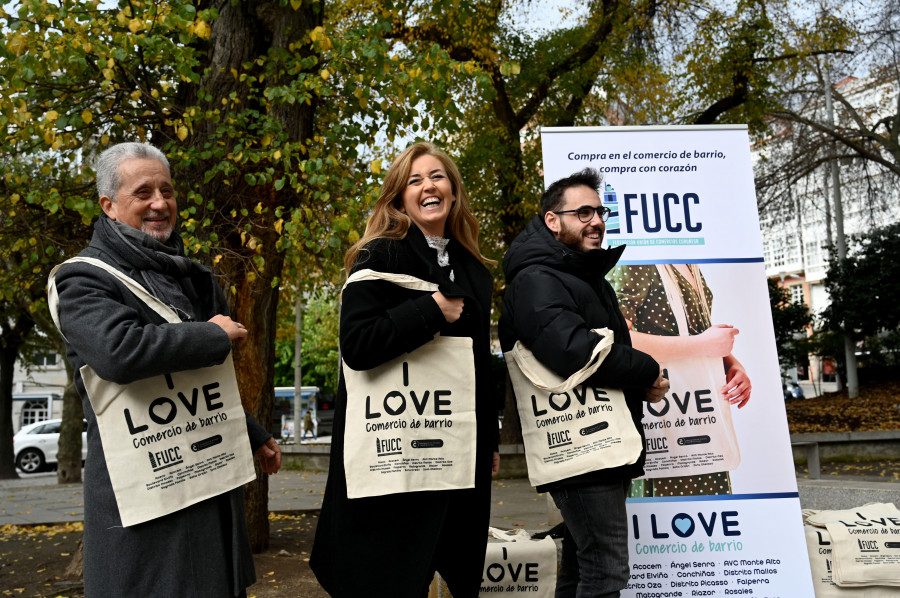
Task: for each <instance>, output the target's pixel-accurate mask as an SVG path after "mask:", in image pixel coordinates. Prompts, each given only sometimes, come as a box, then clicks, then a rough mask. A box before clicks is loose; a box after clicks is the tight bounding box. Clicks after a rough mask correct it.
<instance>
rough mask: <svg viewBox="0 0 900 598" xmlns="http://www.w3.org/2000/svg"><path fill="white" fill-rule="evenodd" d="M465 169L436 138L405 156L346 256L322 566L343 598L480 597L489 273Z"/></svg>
mask: <svg viewBox="0 0 900 598" xmlns="http://www.w3.org/2000/svg"><path fill="white" fill-rule="evenodd" d="M486 263H489V260H487V259H486V258H485V257H484V256H482V255H481V252H480V250H479V248H478V223H477V222H476V220H475V217H474V215H473V214H472V212H471V209H470V207H469V199H468V196H467V193H466V190H465V187H464V185H463V183H462V179H461V177H460V174H459V171H458V169H457V167H456V165H455V164H454V163H453V161H452V160H451V159H450V158H449V157H448V156H447V154H445V153H444V152H443V151H441V150H440V149H438V148H437V147H436V146H434V145H433V144H431V143H426V142H419V143H414V144H413V145H411V146H409V147H408V148H407V149H406V150H404V151H403V152H402V153H401V154H400V155H399V156H398V157H397V158H396V159H395V160H394V162H393V164H392V165H391V168H390V170H389V171H388V173H387V175H386V177H385V180H384V183H383V185H382V189H381V193H380V196H379V198H378V200H377V202H376V203H375V206H374V207H373V209H372V213H371V215H370V216H369V219H368V222H367V224H366V231H365V233H364V235H363V236H362V238H361V239H360V240H359V241H358V242H357V243H356V244H355V245H353V246H352V247H351V248H350V250H349V251H348V252H347V255H346V256H345V258H344V264H345V268H346V273H347V275H348V278H347V281H346V283H345V285H344V288H343V290H342V295H341V313H340V347H341V357H342V367H341V372H340V382H339V389H338V398H337V406H336V411H335V419H334V436H333V439H332V448H331V461H330V467H329V475H328V482H327V485H326V490H325V497H324V499H323V504H322V511H321V516H320V518H319V523H318V526H317V529H316V539H315V543H314V545H313V550H312V555H311V558H310V566H311V567H312V569H313V571H314V572H315V574H316V577H317V578H318V580H319V582H320V583H321V584H322V586H323V588H325V590H326V591H327V592H328V593H329V594H330V595H331V596H335V597H337V598H340V597H356V596H384V597H388V596H389V597H391V598H395V597H399V598H404V597H409V598H421V597H424V596H426V595H427V593H428V587H429V585H430V583H431V580H432V579H433V577H434V573H435V571H438V572H440V574H441V576H442V577H443V579H444V580H445V581H446V582H447V583H448V585H449V587H450V590H451V591H452V592H453V595H454V596H477V595H478V592H479V587H480V584H481V575H482V568H483V565H484V557H485V549H486V544H487V536H486V535H485V530H486V528H487V527H488V524H489V516H490V485H491V475H492V473H493V474H496V472H497V469H498V467H499V454H498V452H497V442H498V425H497V413H498V407H499V405H498V404H497V399H496V397H493V396H492V394H491V393H490V390H489V389H490V380H489V375H490V374H489V372H490V359H491V354H490V328H489V326H490V309H491V292H492V289H493V277H492V275H491V273H490V272H489V271H488V269H487V267H486V265H485V264H486Z"/></svg>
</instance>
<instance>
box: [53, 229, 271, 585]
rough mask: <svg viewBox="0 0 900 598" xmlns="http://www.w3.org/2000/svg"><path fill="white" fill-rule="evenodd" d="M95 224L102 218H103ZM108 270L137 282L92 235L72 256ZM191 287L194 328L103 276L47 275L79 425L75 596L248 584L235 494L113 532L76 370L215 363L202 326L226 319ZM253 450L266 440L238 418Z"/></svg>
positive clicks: (111, 375)
mask: <svg viewBox="0 0 900 598" xmlns="http://www.w3.org/2000/svg"><path fill="white" fill-rule="evenodd" d="M103 217H105V216H103ZM80 255H81V256H83V257H93V258H97V259H99V260H102V261H104V262H106V263H107V264H110V265H111V266H113V267H115V268H116V269H118V270H120V271H122V272H123V273H125V274H126V275H128V276H130V277H131V278H133V279H135V280H136V281H137V282H138V283H142V279H141V276H140V274H139V273H138V272H137V271H136V270H135V269H134V268H133V267H132V266H131V265H130V264H129V263H128V262H126V261H125V260H124V259H123V258H122V257H121V256H119V255H118V254H117V253H116V251H115V250H114V249H113V248H111V247H109V246H108V245H106V244H104V243H103V242H102V241H101V240H100V239H99V238H98V235H96V234H95V235H94V239H93V240H92V241H91V244H90V246H89V247H88V248H86V249H85V250H84V251H82V252H81V254H80ZM184 285H189V286H190V287H191V288H192V291H191V292H190V295H192V296H193V297H194V301H193V304H194V305H193V307H194V310H195V319H196V320H198V321H195V322H183V323H180V324H169V323H167V322H165V320H163V318H162V317H161V316H159V315H158V314H157V313H156V312H154V311H153V310H152V309H150V307H149V306H147V305H146V304H145V303H144V302H143V301H142V300H141V299H139V298H138V297H137V296H135V295H134V293H132V292H131V291H130V290H128V288H127V287H125V285H124V284H122V283H121V282H120V281H118V280H117V279H115V278H114V277H113V276H112V275H111V274H108V273H107V272H104V271H103V270H101V269H99V268H97V267H96V266H93V265H90V264H85V263H73V264H67V265H65V266H63V267H62V268H60V270H59V272H58V273H57V276H56V286H57V290H58V292H59V318H60V325H61V328H62V333H63V334H64V335H65V337H66V341H67V342H66V349H67V357H68V359H69V362H70V363H71V364H72V366H73V367H74V368H75V386H76V388H77V389H78V394H79V395H81V398H82V404H83V406H84V415H85V418H86V419H87V423H88V430H87V438H88V440H87V442H88V457H87V462H86V463H85V467H84V587H85V595H87V596H89V597H93V596H151V595H153V596H185V597H203V596H210V597H213V596H215V597H216V598H220V597H222V596H236V595H238V594H239V593H240V592H241V591H242V590H243V589H244V588H246V587H247V586H249V585H251V584H253V583H254V581H255V579H256V577H255V571H254V566H253V555H252V553H251V551H250V541H249V536H248V533H247V520H246V515H245V513H244V493H243V490H242V489H241V488H237V489H235V490H232V491H230V492H227V493H225V494H222V495H219V496H216V497H214V498H210V499H207V500H205V501H202V502H200V503H197V504H195V505H192V506H190V507H187V508H185V509H182V510H180V511H176V512H175V513H172V514H170V515H166V516H164V517H160V518H158V519H153V520H151V521H147V522H145V523H141V524H138V525H134V526H130V527H124V528H123V527H122V521H121V519H120V517H119V510H118V506H117V505H116V499H115V494H114V493H113V488H112V484H111V482H110V479H109V471H108V469H107V467H106V461H105V458H104V452H103V445H102V443H101V441H100V432H99V429H98V427H97V417H96V415H95V414H94V410H93V409H92V407H91V403H90V400H89V399H88V396H87V392H86V391H85V388H84V383H83V381H82V379H81V373H80V372H79V369H80V368H81V366H83V365H85V364H88V365H90V366H91V368H93V370H94V371H95V372H96V373H97V374H98V375H99V376H100V377H102V378H103V379H105V380H110V381H113V382H117V383H119V384H128V383H130V382H133V381H135V380H139V379H142V378H149V377H151V376H158V375H161V374H166V373H170V372H179V371H187V370H193V369H198V368H203V367H209V366H211V365H216V364H219V363H222V362H223V361H224V360H225V358H226V357H227V356H228V353H229V352H230V351H231V341H230V340H229V339H228V335H227V334H226V333H225V332H224V331H223V330H222V329H221V328H220V327H219V326H218V325H216V324H214V323H210V322H207V321H206V320H207V319H209V318H211V317H212V316H214V315H215V314H227V313H228V305H227V303H226V301H225V295H224V293H222V290H221V289H220V288H219V287H218V285H216V284H215V281H214V280H213V278H212V275H211V274H209V273H207V276H197V277H195V278H194V279H193V280H190V281H188V280H183V281H182V286H184ZM247 427H248V432H249V434H250V443H251V447H252V449H253V450H255V449H257V448H259V447H260V446H261V445H262V444H263V443H264V442H265V441H266V440H267V439H268V438H269V437H270V434H268V433H267V432H266V431H265V429H263V428H262V426H260V425H259V424H258V423H257V422H256V421H255V420H254V419H253V418H251V417H249V416H248V420H247Z"/></svg>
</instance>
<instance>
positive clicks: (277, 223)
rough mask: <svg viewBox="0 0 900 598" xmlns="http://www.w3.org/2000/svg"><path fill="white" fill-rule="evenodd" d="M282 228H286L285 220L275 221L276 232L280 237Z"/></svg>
mask: <svg viewBox="0 0 900 598" xmlns="http://www.w3.org/2000/svg"><path fill="white" fill-rule="evenodd" d="M282 228H284V218H279V219H278V220H276V221H275V232H276V233H278V234H279V235H280V234H281V230H282Z"/></svg>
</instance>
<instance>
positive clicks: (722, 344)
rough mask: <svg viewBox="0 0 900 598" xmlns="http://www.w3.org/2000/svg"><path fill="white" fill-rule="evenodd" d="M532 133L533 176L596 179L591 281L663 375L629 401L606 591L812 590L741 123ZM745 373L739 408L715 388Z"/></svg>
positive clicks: (795, 595)
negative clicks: (620, 570)
mask: <svg viewBox="0 0 900 598" xmlns="http://www.w3.org/2000/svg"><path fill="white" fill-rule="evenodd" d="M541 143H542V148H543V158H544V181H545V186H547V185H549V184H550V183H552V182H554V181H556V180H558V179H561V178H564V177H566V176H569V175H571V174H573V173H575V172H577V171H580V170H582V169H584V168H588V167H590V168H594V169H596V170H598V171H599V172H600V173H601V174H602V175H603V178H604V182H603V189H602V198H601V199H602V201H603V204H604V205H605V206H607V207H609V208H610V209H611V213H610V217H609V220H608V221H607V223H606V234H605V243H604V245H605V246H617V245H622V244H624V245H626V249H625V252H624V253H623V255H622V259H621V260H620V261H619V265H618V266H617V267H616V268H615V269H614V270H613V271H612V272H610V274H609V275H608V276H607V280H609V282H610V283H611V284H612V285H613V288H614V289H615V290H616V294H617V297H618V299H619V305H620V309H621V310H622V313H623V315H625V318H626V319H627V320H628V321H629V322H630V324H631V326H632V331H633V332H632V342H633V343H634V345H635V346H636V347H638V348H642V349H644V350H646V351H647V352H648V353H650V354H651V355H653V353H654V352H655V351H660V350H662V351H664V352H662V353H658V354H657V355H654V357H655V358H656V359H657V361H659V362H660V363H661V364H662V365H663V367H664V368H666V370H667V372H668V373H669V378H670V380H671V382H672V387H671V389H670V391H669V393H668V394H667V396H666V397H665V399H664V400H663V401H662V402H660V403H656V404H653V405H650V404H645V407H644V419H643V422H642V425H643V427H644V433H645V436H646V449H647V465H646V467H645V471H646V474H645V477H644V478H643V479H641V480H636V481H635V482H634V483H633V484H632V488H631V498H629V499H628V513H629V550H630V563H631V579H630V581H629V584H628V586H627V588H626V589H625V590H624V591H623V592H622V596H624V597H631V598H639V597H649V596H667V597H678V596H685V597H687V596H754V597H756V598H758V597H764V596H769V597H782V598H783V597H785V596H791V597H792V598H804V597H808V598H812V597H813V596H814V591H813V586H812V578H811V574H810V565H809V559H808V557H807V550H806V540H805V536H804V529H803V521H802V518H801V514H800V500H799V496H798V493H797V481H796V478H795V472H794V466H793V457H792V454H791V444H790V434H789V432H788V425H787V417H786V414H785V409H784V399H783V393H782V389H781V376H780V371H779V367H778V355H777V352H776V347H775V335H774V331H773V327H772V315H771V312H770V308H769V298H768V289H767V285H766V276H765V264H764V263H763V257H762V255H763V253H762V238H761V235H760V228H759V216H758V213H757V208H756V194H755V190H754V185H753V172H752V167H751V159H750V140H749V137H748V133H747V128H746V127H745V126H741V125H737V126H730V125H727V126H671V127H571V128H569V127H567V128H544V129H542V131H541ZM660 337H667V338H665V339H661V338H660ZM689 337H693V338H689ZM659 341H662V342H659ZM660 347H667V348H668V351H666V349H660ZM645 348H646V349H645ZM723 373H724V376H723ZM746 384H749V385H750V386H751V387H752V392H751V394H750V397H749V400H748V401H747V402H746V403H745V404H743V406H742V407H738V406H737V405H732V404H729V402H728V401H726V400H725V398H724V395H723V393H724V392H725V391H726V389H728V388H731V387H733V386H735V385H741V386H742V387H743V386H744V385H746Z"/></svg>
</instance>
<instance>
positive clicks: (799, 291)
mask: <svg viewBox="0 0 900 598" xmlns="http://www.w3.org/2000/svg"><path fill="white" fill-rule="evenodd" d="M790 291H791V303H793V304H795V305H803V304H804V303H805V301H804V297H803V285H802V284H795V285H794V286H792V287H790Z"/></svg>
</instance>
